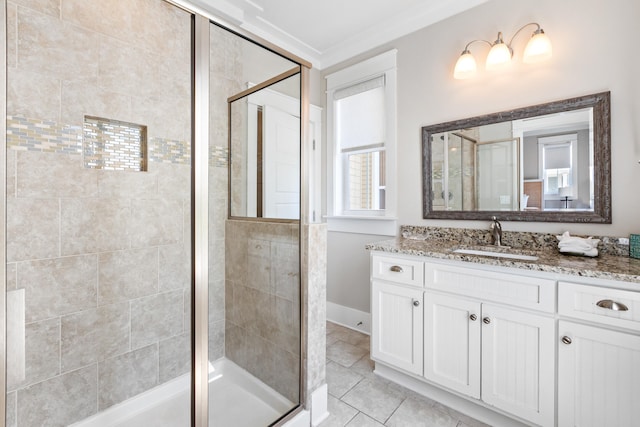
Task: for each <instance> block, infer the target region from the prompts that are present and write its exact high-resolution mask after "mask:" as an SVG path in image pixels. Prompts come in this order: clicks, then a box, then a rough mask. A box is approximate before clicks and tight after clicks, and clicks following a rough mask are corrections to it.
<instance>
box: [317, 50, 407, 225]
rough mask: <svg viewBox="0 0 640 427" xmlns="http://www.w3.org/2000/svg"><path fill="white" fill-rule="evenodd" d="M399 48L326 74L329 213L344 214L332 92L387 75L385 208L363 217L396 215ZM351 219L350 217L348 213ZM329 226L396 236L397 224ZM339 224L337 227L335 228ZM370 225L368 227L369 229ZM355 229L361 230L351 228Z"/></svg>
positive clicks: (364, 213) (341, 169) (334, 215)
mask: <svg viewBox="0 0 640 427" xmlns="http://www.w3.org/2000/svg"><path fill="white" fill-rule="evenodd" d="M397 52H398V51H397V49H392V50H389V51H387V52H385V53H382V54H380V55H377V56H374V57H373V58H369V59H367V60H365V61H362V62H360V63H358V64H355V65H352V66H350V67H347V68H344V69H342V70H340V71H336V72H335V73H332V74H329V75H328V76H326V79H327V93H326V94H327V128H326V129H327V167H326V169H327V213H328V215H329V216H330V217H337V216H343V215H344V210H343V209H344V208H343V200H342V194H343V192H344V191H343V188H342V186H343V179H342V171H343V168H342V167H340V165H341V155H340V153H339V152H338V150H336V147H335V144H336V142H335V141H336V129H335V117H334V115H335V111H334V99H333V94H334V92H335V91H336V90H340V89H343V88H345V87H348V86H352V85H355V84H358V83H361V82H365V81H367V80H371V79H373V78H376V77H379V76H382V75H384V78H385V86H384V90H385V110H386V123H385V129H386V132H385V141H384V146H385V156H386V159H385V162H386V177H385V210H384V211H383V212H382V213H380V212H375V211H371V212H366V211H365V212H362V213H361V216H363V217H364V216H369V215H370V216H384V217H388V218H393V217H394V216H395V215H396V211H397V184H396V182H397V176H396V175H397V173H396V145H397V144H396V139H397V70H396V63H397V61H396V59H397ZM349 217H350V218H352V217H351V216H349ZM332 222H334V224H333V225H330V230H331V231H338V230H339V231H344V232H354V233H367V234H384V235H395V232H396V230H395V223H393V232H392V233H390V232H389V228H385V231H384V232H382V233H381V232H380V231H378V230H377V228H378V227H379V226H380V224H376V225H375V229H372V228H371V225H369V226H365V224H366V223H360V224H356V223H353V222H351V224H349V225H348V226H345V225H346V223H343V224H337V223H335V221H332ZM335 227H338V228H335ZM367 227H368V228H367ZM352 228H355V229H357V230H359V231H352V230H351V229H352Z"/></svg>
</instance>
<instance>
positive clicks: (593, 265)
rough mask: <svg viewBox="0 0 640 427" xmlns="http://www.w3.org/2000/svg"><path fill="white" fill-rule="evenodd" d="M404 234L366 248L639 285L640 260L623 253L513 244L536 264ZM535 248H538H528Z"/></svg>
mask: <svg viewBox="0 0 640 427" xmlns="http://www.w3.org/2000/svg"><path fill="white" fill-rule="evenodd" d="M414 228H415V227H414ZM402 231H403V230H402V229H401V232H402ZM438 233H442V231H441V230H438ZM401 234H403V235H402V236H401V237H398V238H396V239H393V240H386V241H382V242H376V243H371V244H368V245H366V249H369V250H375V251H382V252H389V253H398V254H406V255H416V256H425V257H430V258H436V259H445V260H455V261H466V262H472V263H476V264H484V265H495V266H500V267H512V268H519V269H523V270H531V271H543V272H549V273H559V274H570V275H576V276H582V277H592V278H597V279H607V280H617V281H623V282H631V283H638V284H640V259H634V258H630V257H629V256H621V255H620V254H610V253H607V251H606V250H605V251H601V253H600V255H599V256H597V257H594V258H589V257H580V256H572V255H564V254H561V253H559V252H558V250H557V248H556V247H555V246H551V245H540V246H536V245H535V244H528V245H522V246H520V249H518V247H517V246H515V245H512V246H513V247H514V252H515V253H519V254H525V255H535V256H537V257H538V259H537V260H535V261H529V260H519V259H511V258H498V257H493V256H482V255H468V254H461V253H455V252H453V251H454V250H456V249H460V248H471V249H474V248H477V247H478V246H482V245H485V244H487V243H484V242H482V241H480V242H479V244H477V245H470V244H469V242H468V241H465V240H466V239H461V238H455V237H452V236H449V238H448V239H443V238H438V237H437V236H436V237H434V238H429V235H428V233H427V234H424V233H423V234H417V235H416V234H414V233H406V232H402V233H401ZM467 234H468V233H467ZM521 234H524V233H521ZM440 237H442V234H440ZM458 237H459V236H458ZM476 242H477V240H476ZM532 247H533V248H535V249H534V250H532V249H529V248H532ZM490 249H493V248H490ZM498 251H499V250H498ZM602 252H604V253H602ZM609 252H611V251H609Z"/></svg>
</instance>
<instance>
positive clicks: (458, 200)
mask: <svg viewBox="0 0 640 427" xmlns="http://www.w3.org/2000/svg"><path fill="white" fill-rule="evenodd" d="M422 156H423V158H422V161H423V163H422V164H423V171H422V188H423V217H424V218H426V219H465V220H474V219H489V218H491V217H492V216H494V215H495V216H496V217H498V219H500V220H504V221H546V222H594V223H603V224H610V223H611V117H610V93H609V92H603V93H597V94H593V95H587V96H581V97H578V98H571V99H565V100H561V101H555V102H550V103H547V104H541V105H535V106H531V107H525V108H519V109H516V110H511V111H503V112H500V113H494V114H489V115H486V116H480V117H473V118H470V119H462V120H456V121H452V122H447V123H441V124H437V125H432V126H425V127H423V128H422Z"/></svg>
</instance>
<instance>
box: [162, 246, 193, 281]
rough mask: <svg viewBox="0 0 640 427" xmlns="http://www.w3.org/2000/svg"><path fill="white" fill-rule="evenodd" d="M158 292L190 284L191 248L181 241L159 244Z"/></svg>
mask: <svg viewBox="0 0 640 427" xmlns="http://www.w3.org/2000/svg"><path fill="white" fill-rule="evenodd" d="M158 249H159V251H160V264H159V275H158V276H159V284H160V287H159V289H160V292H164V291H168V290H172V289H184V288H187V287H189V286H191V250H190V248H189V247H187V246H186V245H184V244H182V243H178V244H175V245H167V246H160V247H159V248H158Z"/></svg>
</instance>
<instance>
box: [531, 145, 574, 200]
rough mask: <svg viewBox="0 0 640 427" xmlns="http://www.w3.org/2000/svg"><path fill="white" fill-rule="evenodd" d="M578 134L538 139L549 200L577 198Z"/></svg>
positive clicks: (546, 194)
mask: <svg viewBox="0 0 640 427" xmlns="http://www.w3.org/2000/svg"><path fill="white" fill-rule="evenodd" d="M577 141H578V137H577V135H576V134H568V135H559V136H552V137H544V138H539V139H538V145H539V150H540V159H541V162H540V163H541V169H542V170H541V176H542V179H543V181H544V194H545V196H547V197H548V196H551V197H548V198H562V197H576V196H577V192H578V189H577V185H578V180H577V178H576V172H577V170H576V167H575V164H576V158H577V157H576V156H577V151H576V150H577V147H576V144H577Z"/></svg>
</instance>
